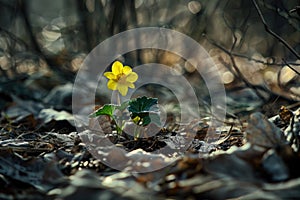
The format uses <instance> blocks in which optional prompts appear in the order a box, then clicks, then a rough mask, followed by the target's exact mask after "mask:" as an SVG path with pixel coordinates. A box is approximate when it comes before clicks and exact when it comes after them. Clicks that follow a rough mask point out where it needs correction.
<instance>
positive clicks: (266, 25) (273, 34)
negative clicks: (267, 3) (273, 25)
mask: <svg viewBox="0 0 300 200" xmlns="http://www.w3.org/2000/svg"><path fill="white" fill-rule="evenodd" d="M252 2H253V4H254V6H255V9H256V11H257V13H258V15H259V17H260V19H261V21H262V23H263V24H264V27H265V30H266V31H267V32H268V33H270V34H271V35H272V36H273V37H275V38H276V39H277V40H279V42H281V43H282V44H283V45H284V46H285V47H286V48H287V49H288V50H290V52H291V53H292V54H293V55H294V56H295V57H296V58H297V59H300V55H299V54H298V53H297V52H296V51H295V49H293V48H292V47H291V46H290V45H289V44H288V43H287V42H286V41H285V40H284V39H283V38H282V37H280V36H279V35H278V34H277V33H275V32H274V31H272V30H271V29H270V28H269V26H268V24H267V22H266V20H265V18H264V16H263V14H262V12H261V10H260V8H259V6H258V4H257V2H256V1H255V0H252Z"/></svg>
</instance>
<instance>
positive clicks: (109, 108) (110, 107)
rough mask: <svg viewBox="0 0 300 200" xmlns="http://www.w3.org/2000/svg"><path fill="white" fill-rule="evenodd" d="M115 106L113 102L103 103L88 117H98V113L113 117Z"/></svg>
mask: <svg viewBox="0 0 300 200" xmlns="http://www.w3.org/2000/svg"><path fill="white" fill-rule="evenodd" d="M116 107H117V105H114V104H105V105H104V106H102V107H101V108H99V109H98V110H96V111H95V112H93V113H92V114H90V116H89V117H91V118H93V117H98V116H100V115H108V116H110V117H112V118H113V117H114V116H113V114H114V111H115V109H116Z"/></svg>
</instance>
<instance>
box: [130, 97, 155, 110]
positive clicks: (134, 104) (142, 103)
mask: <svg viewBox="0 0 300 200" xmlns="http://www.w3.org/2000/svg"><path fill="white" fill-rule="evenodd" d="M155 107H156V108H155ZM150 109H151V111H154V110H153V109H155V110H157V111H158V107H157V98H147V97H145V96H143V97H139V98H136V99H133V100H131V101H129V107H128V110H129V112H132V113H140V112H145V111H150Z"/></svg>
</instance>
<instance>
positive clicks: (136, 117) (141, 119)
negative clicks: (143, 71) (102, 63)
mask: <svg viewBox="0 0 300 200" xmlns="http://www.w3.org/2000/svg"><path fill="white" fill-rule="evenodd" d="M104 76H105V77H106V78H108V79H109V80H108V82H107V88H108V89H110V90H118V92H119V93H118V95H119V94H121V95H122V96H125V95H126V94H127V92H128V88H135V86H134V82H135V81H137V79H138V75H137V74H136V73H135V72H133V71H132V69H131V67H129V66H123V64H122V63H121V62H120V61H115V62H114V63H113V65H112V71H111V72H105V73H104ZM126 110H127V111H128V112H129V115H130V118H129V117H128V113H127V114H126ZM159 114H160V112H159V107H158V99H157V98H152V97H146V96H143V97H138V98H135V99H131V100H129V101H125V102H120V98H119V96H118V103H117V104H105V105H103V106H102V107H101V108H99V109H97V110H96V111H94V112H93V113H92V114H91V115H90V117H98V116H100V115H106V116H109V117H110V118H111V119H112V121H114V123H115V124H116V129H117V133H118V134H121V133H122V131H123V128H124V124H125V123H126V121H128V120H130V119H131V120H132V121H133V122H134V123H135V124H136V125H138V126H142V127H145V126H147V125H149V124H150V123H154V124H156V125H158V126H159V125H160V115H159ZM139 135H140V133H139V132H134V136H135V138H137V137H138V136H139Z"/></svg>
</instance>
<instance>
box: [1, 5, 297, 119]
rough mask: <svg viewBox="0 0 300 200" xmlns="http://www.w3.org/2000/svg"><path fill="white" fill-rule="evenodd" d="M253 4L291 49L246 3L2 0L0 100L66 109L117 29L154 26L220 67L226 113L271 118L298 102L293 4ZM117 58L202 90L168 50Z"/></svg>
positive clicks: (196, 78)
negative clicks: (86, 64) (82, 71)
mask: <svg viewBox="0 0 300 200" xmlns="http://www.w3.org/2000/svg"><path fill="white" fill-rule="evenodd" d="M256 2H257V6H258V7H259V11H260V12H261V13H262V15H263V17H264V20H265V21H266V23H267V27H268V28H269V29H270V30H271V31H273V32H274V33H275V34H277V35H278V36H279V37H280V38H281V39H282V40H283V41H285V43H286V44H288V45H289V47H290V48H292V49H293V51H294V53H293V52H292V51H291V50H289V49H288V48H287V45H284V44H283V43H282V42H280V39H278V37H277V38H276V37H274V35H272V34H270V33H268V32H267V31H266V30H265V27H264V24H263V23H262V19H261V18H260V16H259V15H258V10H257V9H256V8H255V6H254V4H253V2H252V1H243V0H223V1H217V0H210V1H206V0H194V1H187V0H177V1H172V0H163V1H162V0H161V1H159V0H127V1H123V0H121V1H120V0H51V1H49V0H26V1H22V0H1V1H0V13H1V14H0V15H1V18H0V74H1V79H0V80H1V86H0V93H1V96H2V99H5V98H6V99H7V98H11V97H9V96H10V95H9V94H10V93H13V94H14V95H17V96H18V97H20V98H25V99H33V100H34V99H41V98H42V99H43V101H44V102H46V103H48V104H50V105H51V103H52V104H53V105H54V106H56V107H57V109H61V108H62V107H65V108H66V109H68V108H69V109H70V105H71V99H70V97H71V96H70V94H71V92H72V82H73V81H74V78H75V75H76V72H77V70H78V69H79V68H80V65H81V63H82V62H83V60H84V58H85V57H86V55H87V54H88V53H89V52H90V51H91V50H92V49H93V48H94V47H95V46H97V45H98V44H99V43H100V42H102V41H104V40H105V39H107V38H109V37H110V36H112V35H114V34H117V33H119V32H122V31H125V30H129V29H133V28H137V27H149V26H154V27H164V28H169V29H173V30H176V31H179V32H182V33H184V34H186V35H187V36H189V37H191V38H193V39H194V40H196V41H198V42H199V43H200V44H201V45H202V46H203V47H204V48H205V49H206V50H207V52H208V53H209V54H210V56H211V57H212V59H213V60H214V62H215V63H216V65H217V66H218V68H219V71H220V72H221V76H222V81H223V83H224V85H225V87H226V90H227V94H228V99H227V101H228V105H229V110H228V112H230V113H232V114H243V113H244V112H252V111H254V110H261V111H263V112H264V113H265V114H267V115H272V113H277V111H278V110H277V109H278V108H279V107H280V106H281V105H290V104H293V103H296V102H297V101H299V100H300V81H299V71H300V67H299V65H300V58H299V55H297V52H299V51H300V32H299V30H300V16H299V14H298V12H299V11H298V10H294V11H295V12H293V9H295V8H296V6H298V5H299V1H296V0H289V1H281V0H257V1H256ZM295 53H296V54H295ZM124 56H125V57H124V61H125V62H126V64H129V65H130V66H133V67H134V66H136V65H138V64H142V63H149V62H157V63H162V64H166V65H169V66H170V67H173V68H175V69H176V70H178V72H179V73H181V74H182V75H184V76H186V77H187V78H188V79H189V80H190V81H191V82H194V83H195V85H196V87H197V86H199V88H198V89H199V90H198V92H199V94H200V93H201V91H202V90H203V91H205V88H204V89H203V86H202V85H203V84H202V83H201V76H200V75H199V74H196V72H195V68H194V67H193V66H191V65H189V63H188V62H185V61H184V60H182V59H181V58H180V57H178V56H176V55H174V54H172V53H170V52H163V51H158V50H155V49H154V50H153V49H150V50H143V51H139V52H133V53H130V54H128V55H124ZM57 86H59V88H56V90H53V89H54V88H55V87H57ZM24 88H26V89H24ZM150 89H151V88H150ZM50 91H51V92H52V93H51V92H50ZM49 92H50V93H51V95H52V96H51V95H50V96H49ZM59 92H60V93H63V95H57V94H58V93H59ZM202 94H205V95H204V96H206V95H207V93H205V92H204V93H202ZM58 96H59V98H60V99H55V98H58ZM61 96H62V97H61ZM202 97H203V96H202ZM61 98H62V99H61ZM204 99H207V98H205V97H204ZM58 102H61V106H60V107H59V105H60V103H58ZM103 102H104V100H103V101H102V102H101V100H100V104H101V103H103ZM68 106H69V107H68ZM3 107H5V105H1V108H3Z"/></svg>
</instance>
